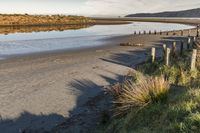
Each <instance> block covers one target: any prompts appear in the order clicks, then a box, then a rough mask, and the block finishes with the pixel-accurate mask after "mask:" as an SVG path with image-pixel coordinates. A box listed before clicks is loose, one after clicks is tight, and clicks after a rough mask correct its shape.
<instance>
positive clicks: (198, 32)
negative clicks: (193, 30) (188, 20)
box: [197, 25, 199, 37]
mask: <svg viewBox="0 0 200 133" xmlns="http://www.w3.org/2000/svg"><path fill="white" fill-rule="evenodd" d="M197 37H199V25H197Z"/></svg>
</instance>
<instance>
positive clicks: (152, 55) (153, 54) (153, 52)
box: [151, 48, 156, 63]
mask: <svg viewBox="0 0 200 133" xmlns="http://www.w3.org/2000/svg"><path fill="white" fill-rule="evenodd" d="M155 59H156V49H155V48H152V49H151V61H152V63H154V62H155Z"/></svg>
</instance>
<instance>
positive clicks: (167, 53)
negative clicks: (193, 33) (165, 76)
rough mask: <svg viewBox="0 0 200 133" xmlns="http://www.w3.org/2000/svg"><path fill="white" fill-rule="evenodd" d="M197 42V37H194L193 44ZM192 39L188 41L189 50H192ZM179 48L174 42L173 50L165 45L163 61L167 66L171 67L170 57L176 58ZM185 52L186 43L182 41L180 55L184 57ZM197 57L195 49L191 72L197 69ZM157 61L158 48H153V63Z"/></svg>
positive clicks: (192, 56)
mask: <svg viewBox="0 0 200 133" xmlns="http://www.w3.org/2000/svg"><path fill="white" fill-rule="evenodd" d="M195 40H196V37H193V44H194V42H195ZM191 45H192V43H191V38H190V37H189V38H188V41H187V50H190V49H191ZM176 49H177V47H176V42H173V44H172V48H171V49H170V48H168V47H167V45H166V44H163V52H162V53H163V57H162V58H163V60H164V63H165V65H166V66H169V65H170V57H171V56H176V55H177V50H176ZM183 51H184V41H181V45H180V53H179V54H180V55H183ZM196 57H197V50H196V49H193V50H192V55H191V65H190V69H191V71H194V70H195V69H196V65H195V64H196ZM155 60H156V48H154V47H153V48H152V49H151V62H152V63H154V62H155Z"/></svg>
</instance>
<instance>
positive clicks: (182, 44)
mask: <svg viewBox="0 0 200 133" xmlns="http://www.w3.org/2000/svg"><path fill="white" fill-rule="evenodd" d="M183 48H184V42H183V40H182V41H181V46H180V55H181V56H182V55H183Z"/></svg>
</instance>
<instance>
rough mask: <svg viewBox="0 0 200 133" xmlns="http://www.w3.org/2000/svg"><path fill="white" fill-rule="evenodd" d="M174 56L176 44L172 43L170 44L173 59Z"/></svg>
mask: <svg viewBox="0 0 200 133" xmlns="http://www.w3.org/2000/svg"><path fill="white" fill-rule="evenodd" d="M175 55H176V42H173V44H172V56H173V57H175Z"/></svg>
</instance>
